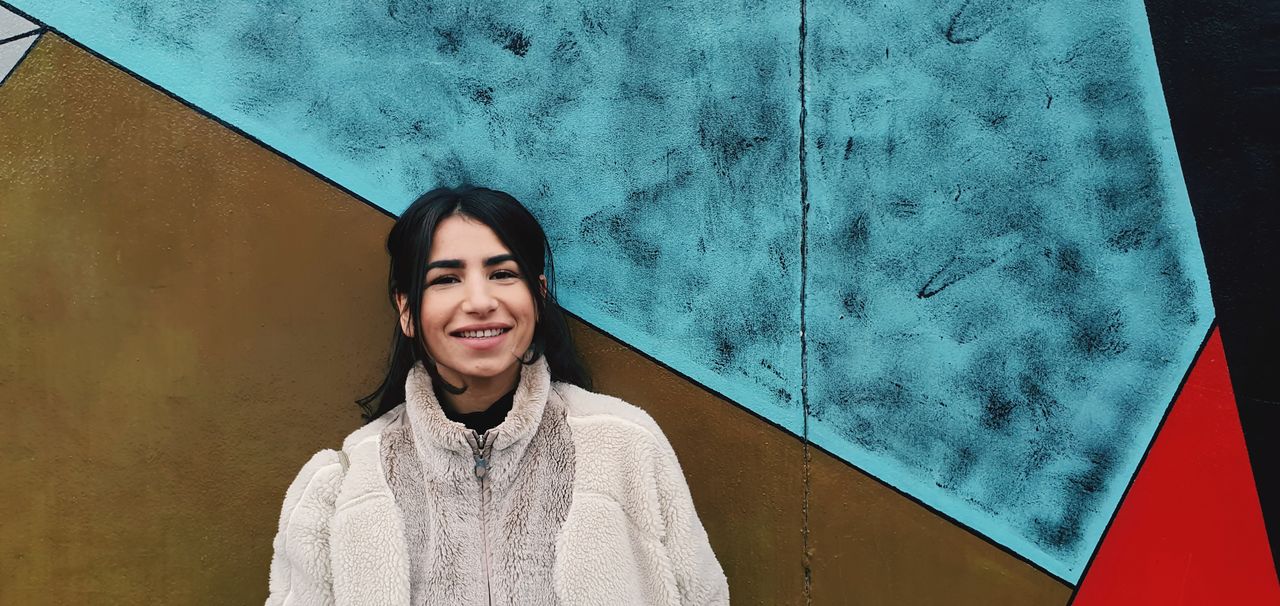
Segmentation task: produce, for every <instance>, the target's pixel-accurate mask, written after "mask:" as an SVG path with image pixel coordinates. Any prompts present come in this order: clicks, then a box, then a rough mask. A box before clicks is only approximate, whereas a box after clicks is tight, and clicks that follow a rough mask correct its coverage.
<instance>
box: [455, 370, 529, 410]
mask: <svg viewBox="0 0 1280 606" xmlns="http://www.w3.org/2000/svg"><path fill="white" fill-rule="evenodd" d="M441 370H442V372H441V378H442V379H444V380H445V381H448V382H449V384H450V385H464V384H465V385H466V386H467V389H466V391H464V392H462V393H458V394H455V393H449V392H448V391H447V390H440V391H441V393H440V395H441V396H442V397H444V399H445V401H444V404H445V405H446V406H448V407H449V408H450V409H452V410H453V411H454V412H457V413H460V414H470V413H473V412H483V411H485V410H488V409H489V407H490V406H493V403H494V402H497V401H498V399H499V398H501V397H502V396H505V395H507V392H509V391H511V390H513V389H515V388H516V385H517V384H519V383H520V365H519V364H514V365H512V367H511V369H510V370H508V371H505V372H503V373H502V374H501V375H498V376H496V377H483V378H477V377H471V378H467V379H463V378H462V377H455V376H449V375H452V374H453V373H451V372H449V373H448V374H445V373H446V372H448V371H446V370H444V369H441Z"/></svg>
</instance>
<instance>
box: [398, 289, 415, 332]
mask: <svg viewBox="0 0 1280 606" xmlns="http://www.w3.org/2000/svg"><path fill="white" fill-rule="evenodd" d="M396 308H397V309H399V310H400V332H403V333H404V336H406V337H409V338H410V339H412V338H413V318H412V317H411V316H410V314H409V297H408V296H407V295H405V294H404V293H396Z"/></svg>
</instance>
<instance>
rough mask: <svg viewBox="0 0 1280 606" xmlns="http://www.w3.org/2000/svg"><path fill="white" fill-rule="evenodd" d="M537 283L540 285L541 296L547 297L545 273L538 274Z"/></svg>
mask: <svg viewBox="0 0 1280 606" xmlns="http://www.w3.org/2000/svg"><path fill="white" fill-rule="evenodd" d="M538 284H541V285H542V298H543V299H546V298H547V276H546V275H545V274H540V275H539V276H538Z"/></svg>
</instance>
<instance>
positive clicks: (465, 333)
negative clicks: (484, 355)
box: [451, 328, 511, 339]
mask: <svg viewBox="0 0 1280 606" xmlns="http://www.w3.org/2000/svg"><path fill="white" fill-rule="evenodd" d="M510 330H511V329H510V328H486V329H484V330H459V331H456V332H453V333H451V334H452V335H453V336H455V337H462V338H463V339H487V338H489V337H496V336H498V335H500V334H503V333H505V332H507V331H510Z"/></svg>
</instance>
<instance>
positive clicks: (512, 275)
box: [492, 269, 520, 280]
mask: <svg viewBox="0 0 1280 606" xmlns="http://www.w3.org/2000/svg"><path fill="white" fill-rule="evenodd" d="M492 277H493V279H495V280H514V279H516V278H519V277H520V276H519V274H517V273H516V272H514V271H511V270H509V269H499V270H498V271H495V272H493V276H492Z"/></svg>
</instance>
